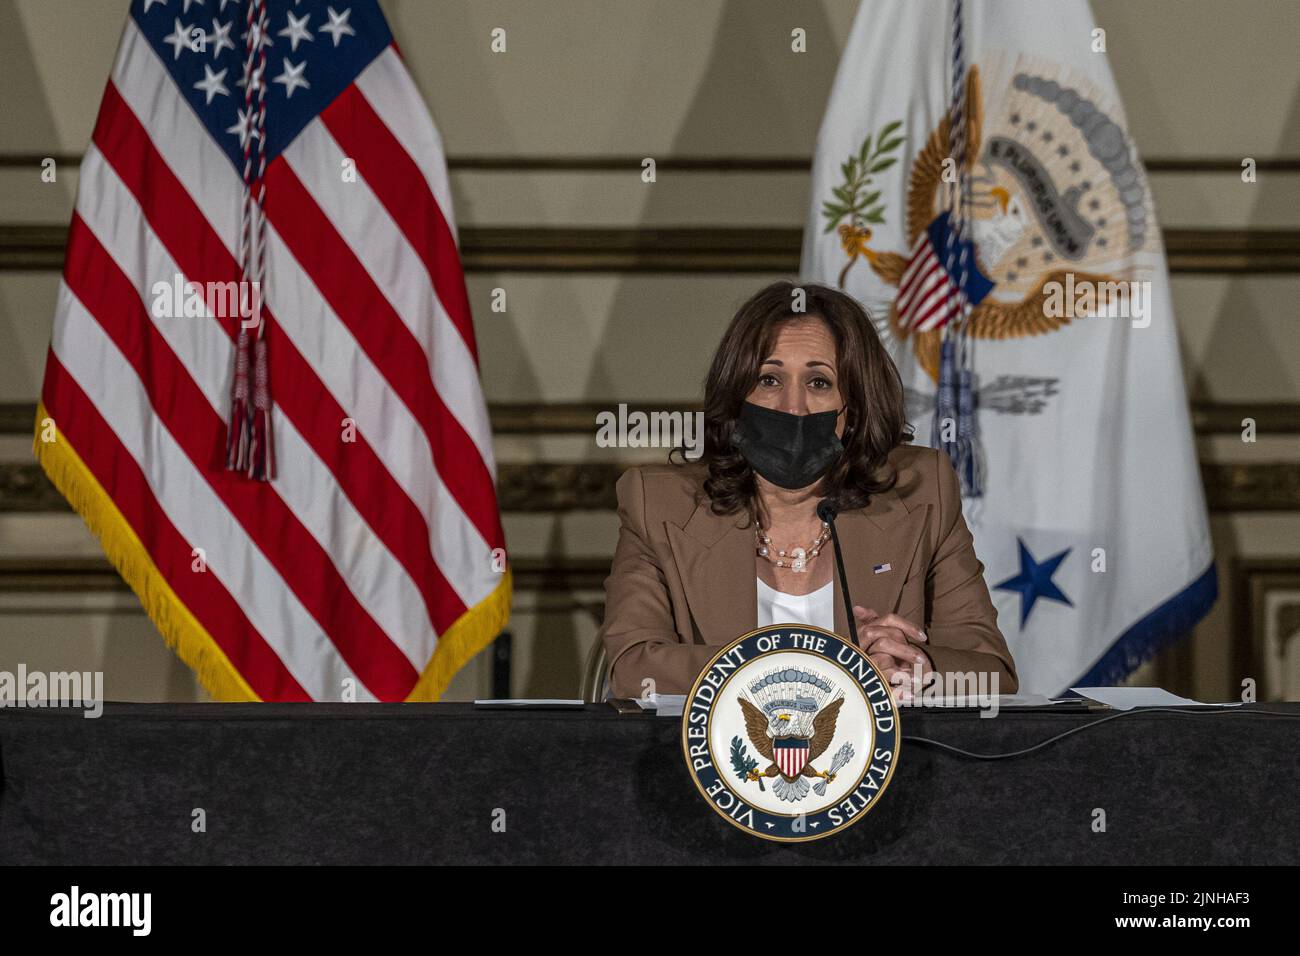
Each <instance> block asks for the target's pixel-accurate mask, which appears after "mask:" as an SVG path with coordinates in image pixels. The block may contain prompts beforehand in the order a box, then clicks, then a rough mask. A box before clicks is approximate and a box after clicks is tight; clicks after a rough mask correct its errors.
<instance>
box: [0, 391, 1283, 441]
mask: <svg viewBox="0 0 1300 956" xmlns="http://www.w3.org/2000/svg"><path fill="white" fill-rule="evenodd" d="M620 404H624V405H626V406H627V410H628V414H634V413H637V412H641V413H644V414H647V415H648V414H650V413H653V412H658V413H664V412H666V413H669V414H677V413H680V414H687V413H690V412H697V411H699V410H700V406H699V405H697V404H695V403H693V402H622V403H620V402H617V401H614V400H612V399H611V400H610V401H603V402H491V403H489V404H488V416H489V418H490V419H491V421H492V433H493V434H494V435H592V434H594V433H595V431H596V416H597V415H599V414H601V413H602V412H613V411H617V410H618V407H619V405H620ZM1191 417H1192V428H1193V430H1194V431H1195V432H1196V434H1197V435H1199V436H1202V437H1205V436H1209V435H1240V434H1241V422H1242V420H1243V419H1246V418H1252V419H1254V421H1255V428H1256V431H1257V434H1258V435H1259V436H1261V437H1267V436H1270V435H1296V434H1300V403H1286V402H1193V403H1192V406H1191ZM35 421H36V406H35V405H34V404H31V403H28V402H9V403H5V402H0V435H31V434H32V432H33V427H34V425H35Z"/></svg>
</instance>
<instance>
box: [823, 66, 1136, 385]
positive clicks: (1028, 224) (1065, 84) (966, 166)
mask: <svg viewBox="0 0 1300 956" xmlns="http://www.w3.org/2000/svg"><path fill="white" fill-rule="evenodd" d="M990 67H991V69H992V70H993V71H994V72H995V73H996V74H997V75H998V83H997V84H996V86H995V89H996V90H997V91H998V92H997V95H996V98H995V99H994V100H993V101H991V102H986V100H985V99H984V97H983V93H982V81H981V73H980V68H979V67H978V66H977V65H972V66H971V67H970V68H969V70H968V71H967V73H966V86H965V95H964V97H963V98H962V104H961V105H962V111H961V117H962V122H963V125H964V127H965V128H964V136H965V148H964V149H962V150H961V151H960V152H961V154H962V155H963V156H964V157H965V158H966V159H965V161H964V162H962V163H961V164H960V167H959V168H953V167H954V164H956V163H957V160H955V159H953V158H951V157H952V153H953V150H952V148H951V144H950V128H951V126H952V125H953V124H952V121H951V117H950V116H949V115H944V116H943V117H942V118H941V119H940V121H939V123H938V124H937V125H936V126H935V128H934V129H932V130H931V131H930V133H929V135H928V137H927V138H926V141H925V145H924V147H922V148H921V150H920V152H919V153H918V154H917V155H916V158H915V160H914V161H913V162H912V166H911V169H910V171H909V174H908V181H907V193H906V236H907V242H908V248H907V250H906V252H897V251H886V250H878V249H873V248H872V247H871V240H872V229H871V225H872V224H873V223H874V224H882V223H883V222H884V221H885V220H884V216H885V212H886V209H887V202H882V201H881V198H880V197H881V192H880V191H879V190H877V189H875V188H873V187H872V186H871V184H870V183H867V184H866V187H865V189H864V190H863V191H862V192H858V193H855V192H854V191H853V186H854V183H853V182H852V179H851V174H854V173H857V172H859V171H860V168H861V167H860V164H856V161H857V159H858V157H857V156H854V157H852V161H853V162H854V164H855V165H854V166H853V167H852V168H848V164H846V166H845V167H842V172H844V175H845V179H846V182H845V183H844V184H843V185H841V186H838V187H836V189H835V190H833V194H834V197H835V198H834V199H833V200H830V201H827V202H826V203H825V204H824V205H823V208H822V216H823V218H825V219H826V220H828V224H827V229H826V231H830V230H831V229H836V230H837V231H838V234H839V239H840V246H841V248H842V251H843V254H844V256H845V263H844V266H843V268H842V269H841V271H840V273H839V286H840V288H845V287H846V286H845V283H846V281H847V279H848V276H849V271H850V270H851V269H852V268H854V266H855V264H856V263H857V262H858V261H859V260H863V261H865V263H866V264H867V266H868V267H869V268H870V269H871V270H872V272H874V273H875V274H876V275H877V276H878V277H879V278H880V279H881V280H882V281H883V282H884V283H885V284H886V285H889V286H893V287H895V288H896V289H897V293H896V294H895V295H894V297H893V301H892V303H891V305H890V308H889V319H888V328H889V331H890V332H891V334H892V335H893V336H894V337H895V338H896V339H897V340H899V341H909V340H910V342H911V345H912V349H913V351H914V353H915V356H916V359H917V362H918V364H919V365H920V367H921V368H923V369H924V370H925V371H926V372H927V373H928V375H929V376H930V378H931V379H932V380H935V381H938V378H939V367H940V346H941V342H942V332H943V329H944V327H945V326H946V325H949V324H950V323H953V322H955V321H957V320H958V319H959V317H960V308H961V306H960V303H959V299H960V297H959V295H958V293H959V292H960V291H964V293H965V299H966V302H967V303H968V306H969V309H970V314H969V320H968V323H967V329H968V333H969V334H970V335H972V336H974V337H976V338H984V339H1010V338H1021V337H1025V336H1035V335H1042V334H1044V333H1048V332H1053V331H1055V330H1057V329H1059V328H1061V327H1062V326H1063V325H1065V324H1067V323H1068V322H1069V321H1070V318H1071V315H1070V314H1069V312H1070V310H1067V311H1066V313H1065V314H1058V313H1059V312H1060V311H1061V310H1059V309H1054V308H1051V307H1050V305H1049V302H1048V300H1049V298H1051V297H1052V296H1054V295H1059V290H1060V289H1062V288H1068V289H1074V288H1076V287H1078V288H1085V287H1086V288H1097V287H1111V285H1112V284H1115V283H1120V282H1124V283H1127V282H1128V281H1130V280H1132V279H1135V278H1137V276H1135V275H1133V274H1131V273H1132V272H1133V268H1132V261H1133V260H1132V258H1131V257H1132V255H1133V253H1135V252H1137V251H1138V250H1140V249H1141V248H1143V246H1144V245H1145V243H1146V242H1147V241H1148V239H1149V236H1150V232H1151V230H1150V229H1149V223H1150V222H1153V221H1154V217H1153V215H1152V213H1151V204H1150V196H1149V191H1148V189H1147V185H1146V182H1145V177H1144V176H1143V174H1142V172H1141V168H1140V167H1139V166H1138V165H1137V163H1136V162H1135V160H1134V154H1133V150H1132V146H1131V143H1130V141H1129V137H1128V135H1127V133H1126V131H1125V129H1124V127H1123V125H1122V117H1121V116H1118V115H1117V114H1116V113H1115V112H1114V111H1113V110H1111V109H1110V108H1109V107H1107V106H1105V105H1104V104H1103V103H1101V102H1100V99H1101V98H1100V96H1099V94H1097V93H1095V92H1094V91H1091V90H1089V89H1087V84H1086V83H1085V82H1084V81H1083V80H1082V79H1067V78H1065V77H1064V76H1062V75H1061V70H1060V69H1059V68H1056V67H1054V66H1051V65H1048V64H1042V63H1029V62H1016V63H1002V62H997V61H994V62H991V63H990ZM989 117H991V119H990V118H989ZM901 126H902V124H901V123H899V122H897V121H895V122H892V123H890V124H888V126H886V127H885V128H883V129H882V130H881V131H880V132H879V134H878V135H877V136H876V137H875V141H876V150H877V151H878V152H881V153H882V154H883V153H887V152H888V151H889V150H893V149H896V148H897V146H898V144H899V143H900V141H901V140H903V139H904V138H905V137H904V136H902V135H900V134H899V130H900V128H901ZM986 127H987V128H986ZM871 139H872V137H871V136H868V138H867V141H865V142H864V144H863V152H864V153H865V152H866V150H867V146H868V143H870V141H871ZM882 140H883V141H884V142H883V146H884V147H887V149H882ZM868 158H869V157H868ZM892 158H893V157H889V158H888V159H880V160H877V161H876V162H875V163H874V165H873V166H870V167H868V168H867V172H871V171H872V170H876V171H882V170H884V169H886V168H888V165H892V162H889V161H888V160H892ZM960 175H964V176H965V177H967V178H968V181H969V183H970V198H969V208H968V209H967V213H966V214H967V215H969V216H971V222H970V223H969V225H970V230H969V233H968V237H967V238H963V237H961V236H959V235H955V234H954V230H953V225H952V219H951V205H952V203H951V199H950V196H951V194H952V191H953V188H952V186H951V185H950V184H951V183H952V182H954V180H955V178H956V177H957V176H960ZM863 193H865V194H863ZM962 252H965V255H964V256H962V255H961V253H962ZM958 258H960V259H963V260H964V261H966V262H969V263H970V264H971V265H970V266H968V267H967V268H966V269H965V270H964V272H963V274H962V278H960V279H959V278H958V275H957V273H956V270H955V269H954V268H953V262H954V261H955V260H956V259H958ZM1073 311H1074V315H1075V316H1076V317H1077V316H1078V314H1079V313H1078V310H1073Z"/></svg>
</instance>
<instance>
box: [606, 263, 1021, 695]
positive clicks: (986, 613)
mask: <svg viewBox="0 0 1300 956" xmlns="http://www.w3.org/2000/svg"><path fill="white" fill-rule="evenodd" d="M800 293H801V294H802V296H803V299H802V304H803V306H804V307H803V308H802V309H801V310H799V311H796V310H795V306H796V303H797V302H799V298H798V295H797V294H800ZM905 426H906V422H905V420H904V406H903V388H902V383H901V380H900V378H899V375H898V370H897V368H895V366H894V363H893V361H892V360H891V359H890V357H889V355H888V353H887V352H886V351H885V348H884V346H883V345H882V344H881V342H880V339H879V338H878V337H877V335H876V331H875V329H874V328H873V327H872V324H871V321H870V319H869V318H868V316H867V314H866V312H865V311H864V310H863V309H862V307H861V306H860V305H859V304H858V303H857V302H856V301H855V300H854V299H853V298H852V297H850V296H848V295H845V294H844V293H842V292H839V291H837V290H835V289H831V288H827V287H825V286H820V285H814V284H806V285H800V286H796V285H794V284H792V283H790V282H777V283H773V284H772V285H769V286H767V287H766V288H764V289H762V290H760V291H759V292H758V293H756V294H755V295H754V296H753V297H752V298H751V299H750V300H749V301H748V302H746V303H745V304H744V305H743V306H741V308H740V310H739V311H738V312H737V313H736V316H735V318H734V319H733V320H732V322H731V324H730V326H729V327H728V328H727V331H726V333H725V334H724V335H723V337H722V342H721V343H720V344H719V346H718V350H717V353H716V354H715V355H714V357H713V363H712V366H711V367H710V369H709V373H708V377H707V379H706V381H705V394H704V448H703V454H702V456H701V457H700V459H699V460H698V461H695V462H689V461H683V462H681V463H677V462H676V461H674V462H670V463H669V464H664V465H650V466H641V467H634V468H630V469H628V471H627V472H626V473H624V475H623V476H622V477H621V478H620V479H619V482H618V513H619V519H620V522H621V525H620V528H619V537H618V546H617V548H616V550H615V554H614V560H613V564H612V567H611V569H610V574H609V577H608V578H607V579H606V581H605V619H604V623H603V625H602V627H601V631H600V639H601V640H603V641H604V642H605V649H606V653H607V656H608V660H609V662H610V690H611V693H612V694H613V695H614V696H616V697H638V696H641V695H642V693H643V692H645V691H646V690H647V689H648V690H652V691H654V692H657V693H660V694H683V693H686V692H687V691H689V689H690V686H691V684H692V682H693V681H694V680H695V678H696V677H697V676H698V675H699V673H700V671H701V670H703V668H704V665H705V664H706V663H707V662H708V661H709V659H710V658H711V657H713V655H714V654H716V653H717V652H718V651H719V650H720V649H721V647H722V646H723V645H725V644H728V643H730V642H731V641H733V640H735V639H736V638H737V637H739V636H740V635H742V634H744V633H745V632H747V631H750V630H753V629H754V628H756V627H765V626H767V625H769V624H784V623H794V624H811V625H815V626H818V627H822V628H825V629H826V630H829V631H834V632H835V633H837V634H840V635H842V636H846V637H848V636H850V635H851V636H853V637H855V638H856V639H857V641H858V643H859V644H860V645H861V646H862V648H863V649H864V650H865V651H866V652H867V654H868V656H870V657H871V659H872V660H873V661H874V662H875V663H876V665H877V666H878V667H879V668H880V669H881V670H882V671H883V672H884V674H885V677H886V679H888V680H890V681H891V683H894V684H896V685H898V694H899V696H900V698H902V699H904V700H906V699H908V698H909V697H910V696H911V694H912V691H911V690H909V688H911V687H913V684H912V678H914V677H915V675H916V673H917V671H916V670H915V668H918V667H919V668H920V673H921V674H929V673H930V672H931V671H937V672H939V673H940V675H942V674H944V673H948V672H961V673H963V674H970V673H974V674H979V673H986V674H989V675H996V679H997V684H996V690H995V691H994V689H993V688H992V687H990V692H997V693H1003V694H1010V693H1014V692H1015V690H1016V689H1017V686H1018V684H1017V679H1016V670H1015V664H1014V662H1013V661H1012V659H1011V654H1010V652H1009V651H1008V649H1007V644H1006V641H1005V640H1004V639H1003V637H1002V635H1001V633H999V631H998V627H997V611H996V610H995V609H994V607H993V603H992V601H991V600H990V599H989V592H988V587H987V586H986V585H985V583H984V566H983V565H982V564H981V563H980V560H979V559H978V558H977V557H976V555H975V549H974V545H973V542H972V539H971V534H970V531H969V530H968V528H967V526H966V522H965V519H964V518H963V517H962V508H961V495H960V491H959V487H958V481H957V475H956V473H955V472H954V471H953V468H952V465H951V464H950V463H949V461H948V457H947V455H946V454H944V453H942V452H939V451H935V450H934V449H931V448H926V447H920V446H914V445H910V444H907V443H906V442H907V439H908V438H909V437H910V436H909V435H908V433H907V431H906V430H905ZM825 498H832V499H835V500H836V501H837V502H838V504H839V509H840V510H839V517H838V518H837V519H836V530H837V531H838V533H839V537H840V545H841V548H842V550H843V554H844V562H845V566H846V567H845V570H846V574H847V577H848V583H849V591H850V596H851V597H852V599H853V601H854V604H855V607H854V617H855V618H856V620H854V621H853V622H851V625H852V626H850V622H848V621H846V620H845V619H844V617H845V613H846V612H845V610H844V601H843V598H842V597H841V595H840V585H839V580H838V576H837V575H836V573H835V557H834V552H833V549H832V546H831V542H830V538H829V531H828V529H827V527H826V526H825V525H824V524H823V522H822V521H821V519H819V518H818V517H817V505H818V504H819V503H820V502H821V501H822V500H823V499H825ZM647 682H652V683H647ZM970 686H971V690H972V691H973V690H974V685H970Z"/></svg>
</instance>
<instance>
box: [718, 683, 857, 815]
mask: <svg viewBox="0 0 1300 956" xmlns="http://www.w3.org/2000/svg"><path fill="white" fill-rule="evenodd" d="M843 703H844V698H843V697H838V698H836V699H835V700H833V701H831V702H830V703H829V704H827V705H826V706H825V707H823V708H822V709H821V710H820V711H818V712H817V714H816V715H815V716H814V717H813V719H812V734H811V735H810V736H807V737H804V736H800V735H798V734H797V733H794V734H792V733H789V732H788V730H787V728H788V727H789V725H790V723H791V716H790V714H789V713H783V712H777V713H774V714H773V715H772V717H771V718H770V719H769V718H768V717H767V716H766V715H765V714H764V713H763V711H761V710H759V709H758V708H757V707H755V706H754V705H753V704H752V703H750V702H749V701H747V700H745V699H744V698H743V697H742V698H740V709H741V711H742V712H743V713H744V715H745V733H746V734H747V735H748V736H749V740H750V743H752V744H753V745H754V749H755V750H757V751H758V753H759V756H761V757H764V758H766V759H767V760H768V761H769V764H768V767H767V769H766V770H764V771H763V772H762V773H757V772H755V771H753V770H751V771H749V777H748V779H750V780H758V779H760V778H762V777H775V778H776V779H775V780H773V781H772V791H773V792H774V793H775V794H776V796H777V797H778V798H780V799H782V800H789V801H791V802H793V801H796V800H801V799H803V798H804V797H805V796H807V794H808V781H807V780H805V779H804V778H805V777H808V778H812V779H823V780H825V781H826V782H827V783H829V782H831V781H832V780H834V779H835V774H833V773H831V772H830V771H827V770H816V769H814V768H813V765H812V763H813V761H814V760H816V759H817V758H818V757H820V756H821V755H822V754H823V753H825V752H826V748H827V747H829V746H830V745H831V740H832V739H834V737H835V724H836V722H837V721H838V720H839V715H840V705H842V704H843ZM782 731H786V732H784V733H783V732H782ZM778 740H781V741H794V742H802V741H807V743H808V756H807V760H806V761H805V762H804V763H803V766H802V767H801V769H800V770H799V771H798V773H796V774H794V775H793V776H789V775H787V774H786V773H785V772H784V771H782V769H781V768H780V767H779V766H778V765H777V763H776V753H775V747H776V742H777V741H778Z"/></svg>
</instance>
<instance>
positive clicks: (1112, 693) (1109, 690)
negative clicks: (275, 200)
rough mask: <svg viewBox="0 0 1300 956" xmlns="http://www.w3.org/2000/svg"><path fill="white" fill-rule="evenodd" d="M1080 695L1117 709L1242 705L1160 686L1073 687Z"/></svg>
mask: <svg viewBox="0 0 1300 956" xmlns="http://www.w3.org/2000/svg"><path fill="white" fill-rule="evenodd" d="M1070 690H1072V691H1074V692H1075V693H1076V694H1078V695H1079V696H1080V697H1086V698H1088V699H1089V700H1095V701H1097V703H1099V704H1106V705H1108V706H1110V707H1114V708H1115V709H1116V710H1132V709H1133V708H1134V707H1240V706H1241V704H1240V703H1236V702H1234V703H1229V704H1207V703H1205V702H1204V701H1199V700H1188V699H1187V698H1186V697H1179V696H1177V695H1176V694H1171V693H1169V691H1167V690H1164V689H1162V688H1160V687H1071V688H1070Z"/></svg>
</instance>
